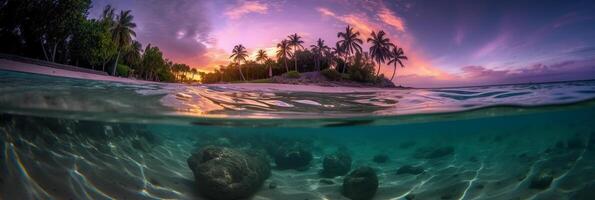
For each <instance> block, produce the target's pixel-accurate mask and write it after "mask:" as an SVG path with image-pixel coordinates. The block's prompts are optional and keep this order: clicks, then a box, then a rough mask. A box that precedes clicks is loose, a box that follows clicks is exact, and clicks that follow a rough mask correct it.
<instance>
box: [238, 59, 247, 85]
mask: <svg viewBox="0 0 595 200" xmlns="http://www.w3.org/2000/svg"><path fill="white" fill-rule="evenodd" d="M238 69H239V70H240V76H241V77H242V80H243V81H246V78H244V74H243V73H242V66H241V65H240V62H238Z"/></svg>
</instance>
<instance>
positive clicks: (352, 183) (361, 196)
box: [341, 167, 378, 200]
mask: <svg viewBox="0 0 595 200" xmlns="http://www.w3.org/2000/svg"><path fill="white" fill-rule="evenodd" d="M376 190H378V176H377V175H376V172H375V171H374V169H372V168H370V167H360V168H358V169H356V170H353V171H352V172H351V173H349V175H347V176H345V178H344V179H343V187H342V192H341V193H342V194H343V196H345V197H347V198H349V199H353V200H369V199H372V198H373V197H374V195H375V194H376Z"/></svg>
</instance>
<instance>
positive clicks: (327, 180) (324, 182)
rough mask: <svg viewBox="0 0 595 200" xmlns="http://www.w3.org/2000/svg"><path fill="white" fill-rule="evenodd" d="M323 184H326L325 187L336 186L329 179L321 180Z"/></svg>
mask: <svg viewBox="0 0 595 200" xmlns="http://www.w3.org/2000/svg"><path fill="white" fill-rule="evenodd" d="M319 182H320V183H321V184H325V185H334V184H335V182H334V181H332V180H329V179H320V181H319Z"/></svg>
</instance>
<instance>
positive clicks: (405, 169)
mask: <svg viewBox="0 0 595 200" xmlns="http://www.w3.org/2000/svg"><path fill="white" fill-rule="evenodd" d="M424 171H425V170H424V168H422V167H421V166H411V165H404V166H402V167H400V168H399V169H398V170H397V174H413V175H418V174H421V173H424Z"/></svg>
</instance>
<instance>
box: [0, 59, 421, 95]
mask: <svg viewBox="0 0 595 200" xmlns="http://www.w3.org/2000/svg"><path fill="white" fill-rule="evenodd" d="M0 70H7V71H15V72H23V73H32V74H40V75H46V76H55V77H65V78H75V79H83V80H96V81H111V82H121V83H132V84H146V83H152V84H154V83H161V82H153V81H145V80H137V79H130V78H123V77H113V76H107V75H100V74H92V73H86V72H81V71H72V70H66V69H58V68H53V67H49V66H42V65H39V64H32V63H26V62H21V61H15V60H11V59H6V58H0ZM174 84H176V83H174ZM177 84H183V83H177ZM188 85H192V86H215V87H222V88H229V89H235V90H251V91H295V92H339V93H342V92H362V91H377V90H386V89H397V90H398V89H410V88H404V87H396V88H381V87H370V86H365V85H362V86H343V85H338V84H337V85H328V84H325V83H321V84H316V83H305V84H287V83H213V84H201V83H188ZM296 86H299V87H296ZM330 88H332V89H333V90H332V91H330V90H329V89H330Z"/></svg>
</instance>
